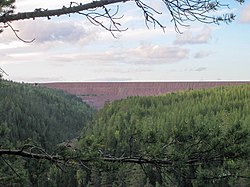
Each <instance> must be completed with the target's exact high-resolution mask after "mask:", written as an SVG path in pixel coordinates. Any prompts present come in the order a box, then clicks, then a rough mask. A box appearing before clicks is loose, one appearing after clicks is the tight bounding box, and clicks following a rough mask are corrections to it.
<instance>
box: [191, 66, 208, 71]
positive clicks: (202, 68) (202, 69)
mask: <svg viewBox="0 0 250 187" xmlns="http://www.w3.org/2000/svg"><path fill="white" fill-rule="evenodd" d="M206 69H207V68H206V67H199V68H197V69H195V70H194V71H205V70H206Z"/></svg>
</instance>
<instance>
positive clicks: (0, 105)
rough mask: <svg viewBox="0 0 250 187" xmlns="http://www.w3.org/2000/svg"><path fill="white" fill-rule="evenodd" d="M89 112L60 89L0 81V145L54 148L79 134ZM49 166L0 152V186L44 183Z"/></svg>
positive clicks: (0, 147)
mask: <svg viewBox="0 0 250 187" xmlns="http://www.w3.org/2000/svg"><path fill="white" fill-rule="evenodd" d="M93 112H94V111H93V109H91V108H90V107H89V106H87V105H86V104H85V103H83V102H82V101H81V100H80V99H79V98H77V97H76V96H73V95H69V94H65V93H64V92H62V91H58V90H52V89H48V88H39V87H34V86H31V85H28V84H19V83H14V82H9V81H0V149H24V150H28V151H32V152H33V153H44V151H46V152H48V153H52V152H54V151H56V150H57V151H58V147H57V146H58V144H60V143H62V142H67V141H69V140H71V139H72V138H75V137H77V136H79V135H80V133H81V130H82V128H83V127H84V126H86V124H87V123H89V122H90V120H91V119H92V114H93ZM50 167H51V166H50V165H49V164H48V163H46V162H43V161H35V160H32V159H20V158H15V157H12V156H9V157H8V156H5V155H3V156H2V155H1V157H0V186H4V187H8V186H16V187H17V186H47V185H45V184H44V182H47V178H48V177H47V174H48V172H49V168H50ZM38 183H40V185H38Z"/></svg>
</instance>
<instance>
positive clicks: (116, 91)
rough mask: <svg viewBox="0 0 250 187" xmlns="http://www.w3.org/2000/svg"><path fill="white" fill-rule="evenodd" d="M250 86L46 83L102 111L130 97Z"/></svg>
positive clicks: (160, 83)
mask: <svg viewBox="0 0 250 187" xmlns="http://www.w3.org/2000/svg"><path fill="white" fill-rule="evenodd" d="M236 84H250V82H249V81H245V82H109V83H108V82H79V83H73V82H72V83H44V84H38V85H41V86H45V87H48V88H54V89H60V90H64V91H66V92H67V93H71V94H74V95H77V96H78V97H80V98H81V99H82V100H83V101H84V102H86V103H87V104H89V105H90V106H93V107H95V108H97V109H100V108H102V107H103V106H104V104H105V103H106V102H108V103H109V102H112V101H114V100H119V99H124V98H127V97H128V96H150V95H160V94H164V93H171V92H176V91H180V90H192V89H203V88H211V87H218V86H226V85H236ZM36 85H37V84H36Z"/></svg>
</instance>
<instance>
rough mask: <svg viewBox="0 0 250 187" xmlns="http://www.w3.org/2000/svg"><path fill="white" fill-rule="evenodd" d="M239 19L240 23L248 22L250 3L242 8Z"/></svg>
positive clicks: (249, 19) (249, 21) (249, 20)
mask: <svg viewBox="0 0 250 187" xmlns="http://www.w3.org/2000/svg"><path fill="white" fill-rule="evenodd" d="M240 21H241V22H242V23H250V3H248V5H247V6H245V7H244V8H243V10H242V12H241V15H240Z"/></svg>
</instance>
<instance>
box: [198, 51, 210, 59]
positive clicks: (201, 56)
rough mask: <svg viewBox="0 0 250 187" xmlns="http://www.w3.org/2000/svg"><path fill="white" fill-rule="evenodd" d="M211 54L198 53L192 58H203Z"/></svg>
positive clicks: (205, 52)
mask: <svg viewBox="0 0 250 187" xmlns="http://www.w3.org/2000/svg"><path fill="white" fill-rule="evenodd" d="M210 54H211V52H209V51H199V52H197V53H196V54H195V55H194V58H204V57H207V56H209V55H210Z"/></svg>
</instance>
